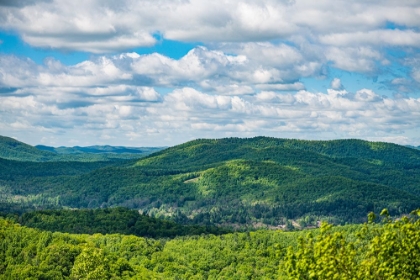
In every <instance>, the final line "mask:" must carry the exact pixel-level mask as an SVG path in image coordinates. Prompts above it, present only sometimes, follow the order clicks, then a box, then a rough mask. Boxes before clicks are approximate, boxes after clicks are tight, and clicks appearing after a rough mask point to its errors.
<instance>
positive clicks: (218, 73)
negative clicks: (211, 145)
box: [0, 0, 420, 145]
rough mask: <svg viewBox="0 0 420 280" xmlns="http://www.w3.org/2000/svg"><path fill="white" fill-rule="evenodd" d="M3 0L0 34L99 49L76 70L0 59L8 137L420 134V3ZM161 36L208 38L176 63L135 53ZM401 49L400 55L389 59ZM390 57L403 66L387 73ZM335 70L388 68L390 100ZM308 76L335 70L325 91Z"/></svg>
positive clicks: (172, 139)
mask: <svg viewBox="0 0 420 280" xmlns="http://www.w3.org/2000/svg"><path fill="white" fill-rule="evenodd" d="M0 5H1V9H0V26H2V29H3V30H6V31H8V30H9V31H13V32H16V33H17V34H18V35H19V36H21V38H22V39H23V40H24V41H25V42H26V43H28V44H29V45H31V46H35V47H40V48H45V49H58V50H61V51H66V52H67V51H70V52H72V51H83V52H89V53H93V54H95V55H94V56H92V57H91V58H89V59H88V60H85V61H82V62H80V63H77V64H74V65H63V64H62V63H61V62H60V61H58V60H55V59H52V58H48V59H46V60H45V61H44V63H43V64H37V63H35V62H33V61H32V60H30V59H28V58H24V57H17V56H13V55H0V111H1V112H2V114H1V118H0V130H1V131H2V132H3V131H4V133H7V132H10V133H8V134H9V135H17V136H19V135H18V134H19V131H23V128H24V129H25V133H27V132H30V131H43V132H45V133H49V134H50V136H49V137H46V138H44V141H45V143H48V141H51V143H52V141H57V139H61V141H67V143H74V142H72V141H73V140H75V141H81V140H80V139H85V140H86V141H90V140H89V139H98V138H99V139H103V141H105V142H107V143H110V142H112V141H115V143H116V144H120V142H119V141H117V135H119V136H121V135H122V136H124V137H126V139H131V140H132V141H141V140H143V139H145V138H147V139H149V140H147V141H150V142H142V143H143V144H144V145H146V144H150V145H159V143H160V144H162V145H166V144H167V143H179V142H183V141H186V140H189V139H192V138H197V137H223V136H253V135H260V134H265V135H272V136H278V137H296V136H299V137H305V138H314V137H325V138H343V137H360V138H366V139H384V140H387V139H388V140H390V141H391V140H392V139H393V140H392V141H396V142H401V143H403V142H407V141H408V140H407V139H406V138H401V137H398V136H399V135H401V134H402V133H404V134H405V135H410V136H409V140H410V141H413V142H416V141H417V143H418V142H419V141H420V140H419V137H418V136H415V135H416V133H415V132H416V130H417V131H418V129H419V127H418V125H419V123H418V120H419V119H420V118H419V113H418V112H420V108H419V102H420V101H419V99H418V98H415V97H412V96H416V93H418V90H419V89H420V67H419V66H418V65H419V61H420V58H419V57H418V55H417V53H418V50H419V48H420V35H419V34H420V33H419V30H420V29H419V28H420V17H419V16H418V14H419V9H420V3H419V2H418V1H412V0H398V1H397V0H387V1H368V2H366V1H361V0H357V1H333V0H325V1H312V0H301V1H289V0H263V1H257V0H246V1H232V0H223V1H219V2H214V1H213V2H212V1H204V0H197V1H182V0H180V1H170V0H158V1H152V0H145V1H131V0H122V1H118V3H117V2H115V1H108V0H106V1H103V0H87V1H82V0H74V1H64V0H45V1H33V0H18V1H0ZM402 15H403V16H402ZM157 38H159V39H157ZM161 38H163V39H170V40H176V41H182V42H201V45H202V46H200V47H195V48H193V49H192V50H191V51H190V52H188V53H187V54H186V55H185V56H183V57H181V58H179V59H174V58H171V57H168V56H165V55H162V54H158V53H152V54H146V55H140V54H138V53H136V52H132V50H133V49H135V48H138V47H144V46H152V45H154V44H156V43H157V42H158V41H159V40H161ZM0 43H1V42H0ZM395 49H397V50H403V51H402V52H401V54H398V55H395V54H394V53H393V52H392V51H390V50H395ZM393 65H397V66H402V67H401V68H404V70H403V71H405V72H406V73H405V74H404V73H403V74H401V75H400V73H398V74H395V73H393V71H391V70H389V69H388V68H390V67H395V66H393ZM331 67H333V68H336V69H339V70H342V71H348V72H350V73H353V72H357V73H359V74H362V75H365V76H369V77H372V76H377V75H378V73H381V72H386V74H388V75H389V76H388V77H387V81H383V82H382V84H383V85H385V86H387V87H388V88H389V89H392V90H393V91H395V95H394V97H384V96H382V95H381V94H379V93H378V91H377V90H372V89H368V88H360V89H358V90H355V91H353V92H348V91H347V90H346V89H347V85H346V88H344V87H343V85H342V83H341V80H340V79H338V78H334V79H332V78H333V77H329V72H328V69H329V68H331ZM332 73H334V72H332ZM304 78H317V79H318V80H319V79H324V81H331V79H332V81H331V84H330V89H328V90H325V92H317V91H316V90H312V89H307V88H306V86H305V82H304V80H305V79H304ZM327 87H328V85H327ZM410 96H411V97H410ZM22 133H23V132H22ZM71 134H75V135H76V134H77V135H82V136H81V137H78V139H79V140H78V139H71V136H70V135H71ZM404 137H408V136H404ZM95 142H96V141H90V142H89V143H87V144H92V143H95ZM34 144H37V143H34ZM80 144H82V143H80ZM413 144H415V143H413Z"/></svg>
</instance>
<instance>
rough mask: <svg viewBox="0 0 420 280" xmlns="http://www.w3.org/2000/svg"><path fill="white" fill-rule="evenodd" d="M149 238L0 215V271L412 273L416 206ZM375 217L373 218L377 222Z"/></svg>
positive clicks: (416, 270)
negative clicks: (392, 212) (309, 223)
mask: <svg viewBox="0 0 420 280" xmlns="http://www.w3.org/2000/svg"><path fill="white" fill-rule="evenodd" d="M381 214H382V215H381V219H376V217H375V214H373V213H371V214H370V215H369V221H368V222H367V223H364V224H363V225H346V226H332V225H331V224H328V223H322V224H321V227H320V228H319V229H312V230H302V231H295V232H285V231H279V230H259V231H253V232H241V233H238V232H236V233H228V234H223V235H219V236H216V235H213V234H206V235H191V236H182V237H176V238H172V239H167V238H165V239H152V238H144V237H137V236H134V235H122V234H105V235H103V234H93V235H87V234H69V233H60V232H51V231H41V230H38V229H32V228H28V227H24V226H20V225H19V224H16V223H14V222H13V221H11V220H7V219H0V236H1V239H0V248H1V250H0V279H417V278H418V277H419V274H420V257H419V256H420V255H419V254H420V248H419V244H420V220H419V219H418V218H419V215H420V210H418V211H414V212H413V213H412V215H411V216H405V217H403V218H402V219H399V220H398V221H393V220H392V219H391V218H390V216H389V213H388V211H387V210H384V211H382V213H381ZM375 220H376V223H375Z"/></svg>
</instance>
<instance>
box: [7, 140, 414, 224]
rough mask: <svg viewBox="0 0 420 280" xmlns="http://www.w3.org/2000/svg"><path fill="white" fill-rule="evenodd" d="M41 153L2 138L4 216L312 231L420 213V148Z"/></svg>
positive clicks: (253, 143)
mask: <svg viewBox="0 0 420 280" xmlns="http://www.w3.org/2000/svg"><path fill="white" fill-rule="evenodd" d="M38 148H39V147H38ZM41 148H42V150H40V149H37V148H35V147H32V146H30V145H26V144H24V143H21V142H18V141H16V140H13V139H11V138H7V137H2V138H1V141H0V157H1V159H0V207H1V208H0V211H3V212H4V211H5V210H8V211H15V212H22V211H27V210H30V209H39V208H41V209H43V208H62V207H71V208H97V207H101V208H104V207H114V206H124V207H128V208H133V209H139V210H141V211H142V212H144V213H147V214H149V215H152V216H164V217H169V218H171V219H174V220H176V221H178V222H183V223H198V224H216V225H254V226H258V225H260V226H261V225H265V226H278V225H283V226H285V225H287V223H289V222H290V221H297V222H298V223H299V224H300V225H302V226H310V225H314V224H316V221H317V220H319V219H322V218H324V219H328V220H330V221H333V222H337V223H344V222H360V221H363V220H364V219H365V217H366V214H367V213H368V212H369V211H380V210H381V209H382V208H384V207H387V208H389V209H390V211H391V213H392V214H403V213H407V212H410V211H411V210H413V209H415V208H418V207H420V151H419V150H416V149H412V148H409V147H404V146H399V145H396V144H390V143H382V142H367V141H362V140H354V139H351V140H334V141H304V140H291V139H276V138H268V137H255V138H248V139H240V138H225V139H217V140H211V139H198V140H194V141H190V142H187V143H184V144H182V145H178V146H174V147H171V148H167V149H163V150H160V151H158V152H156V153H152V154H149V155H147V156H145V157H142V158H140V159H138V156H139V154H138V153H137V159H133V158H132V157H130V156H129V155H132V154H124V153H125V152H123V153H118V152H116V151H119V152H122V151H134V152H137V151H142V152H143V154H140V155H144V154H147V153H150V152H151V151H153V149H154V148H151V149H147V148H146V149H144V148H139V149H133V148H127V149H126V148H123V147H97V146H95V147H88V148H77V147H74V148H72V149H68V148H56V149H58V152H57V151H51V149H50V151H46V150H47V149H49V148H46V147H41ZM158 149H159V148H156V150H158ZM87 151H90V152H88V153H87ZM100 151H107V152H100ZM108 151H114V152H112V153H108ZM75 154H76V155H77V156H78V158H74V156H75ZM110 154H112V155H114V157H113V158H110V157H109V155H110ZM98 155H100V156H103V155H106V157H100V158H98V157H97V156H98ZM122 155H124V157H121V156H122ZM76 159H77V160H76ZM51 161H53V162H51Z"/></svg>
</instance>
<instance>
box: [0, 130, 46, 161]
mask: <svg viewBox="0 0 420 280" xmlns="http://www.w3.org/2000/svg"><path fill="white" fill-rule="evenodd" d="M53 157H54V153H51V152H49V151H41V150H38V149H36V148H35V147H33V146H30V145H28V144H25V143H22V142H20V141H18V140H15V139H13V138H10V137H5V136H0V158H4V159H12V160H26V161H45V160H49V159H51V158H53Z"/></svg>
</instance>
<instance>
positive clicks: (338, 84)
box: [331, 78, 343, 90]
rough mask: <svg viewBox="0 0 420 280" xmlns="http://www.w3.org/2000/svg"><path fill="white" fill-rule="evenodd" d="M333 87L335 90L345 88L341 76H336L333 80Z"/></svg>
mask: <svg viewBox="0 0 420 280" xmlns="http://www.w3.org/2000/svg"><path fill="white" fill-rule="evenodd" d="M331 88H332V89H335V90H340V89H343V85H342V84H341V80H340V79H339V78H334V79H333V80H332V81H331Z"/></svg>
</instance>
